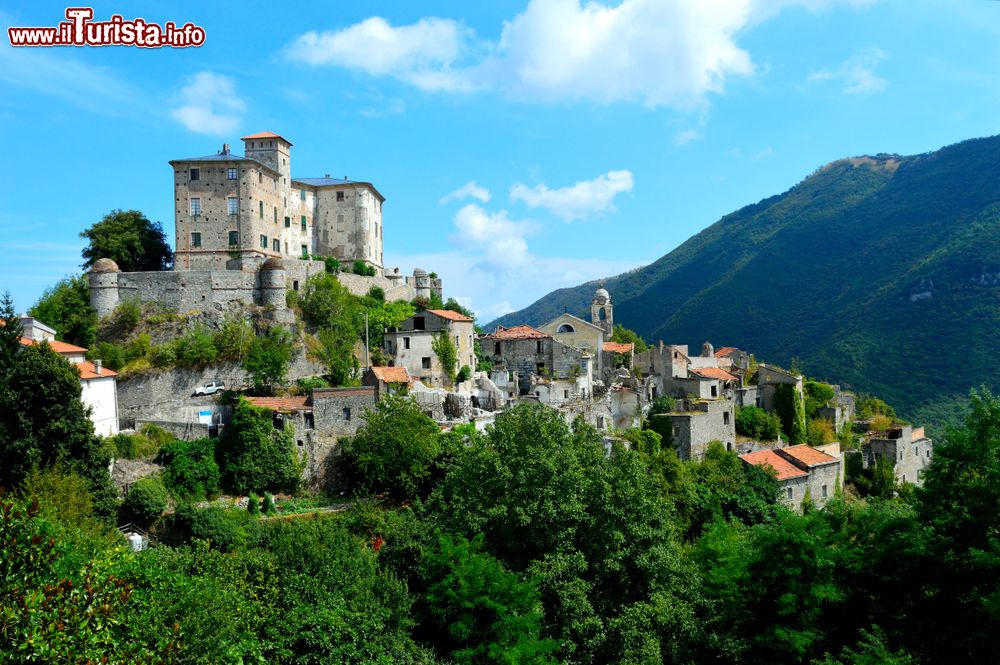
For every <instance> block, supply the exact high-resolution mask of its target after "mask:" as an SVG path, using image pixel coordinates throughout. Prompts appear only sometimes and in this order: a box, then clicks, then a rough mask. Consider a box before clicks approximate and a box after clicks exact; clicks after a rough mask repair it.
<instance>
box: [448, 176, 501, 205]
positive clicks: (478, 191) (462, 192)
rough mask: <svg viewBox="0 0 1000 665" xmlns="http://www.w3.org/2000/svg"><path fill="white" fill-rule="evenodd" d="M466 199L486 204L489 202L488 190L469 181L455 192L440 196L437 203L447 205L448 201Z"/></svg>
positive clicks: (473, 181)
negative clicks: (477, 200)
mask: <svg viewBox="0 0 1000 665" xmlns="http://www.w3.org/2000/svg"><path fill="white" fill-rule="evenodd" d="M468 198H472V199H479V200H480V201H482V202H483V203H486V202H487V201H489V200H490V190H488V189H486V188H485V187H481V186H479V185H477V184H476V181H475V180H470V181H469V182H467V183H465V184H464V185H462V186H461V187H459V188H458V189H456V190H455V191H453V192H449V193H448V194H445V195H444V196H442V197H441V198H440V199H439V201H438V202H439V203H448V202H449V201H461V200H462V199H468Z"/></svg>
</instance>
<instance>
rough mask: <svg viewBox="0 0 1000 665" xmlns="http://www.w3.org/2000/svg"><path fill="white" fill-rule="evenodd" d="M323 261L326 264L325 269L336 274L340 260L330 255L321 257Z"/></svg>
mask: <svg viewBox="0 0 1000 665" xmlns="http://www.w3.org/2000/svg"><path fill="white" fill-rule="evenodd" d="M323 263H324V264H326V271H327V272H328V273H329V274H331V275H336V274H337V273H338V272H340V261H339V260H337V259H335V258H333V257H332V256H328V257H326V258H325V259H323Z"/></svg>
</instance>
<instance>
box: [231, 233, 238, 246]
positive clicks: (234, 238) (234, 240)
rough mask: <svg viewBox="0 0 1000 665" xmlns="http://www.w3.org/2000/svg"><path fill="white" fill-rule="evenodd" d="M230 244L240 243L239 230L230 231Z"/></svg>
mask: <svg viewBox="0 0 1000 665" xmlns="http://www.w3.org/2000/svg"><path fill="white" fill-rule="evenodd" d="M229 244H230V246H235V245H238V244H240V232H239V231H230V232H229Z"/></svg>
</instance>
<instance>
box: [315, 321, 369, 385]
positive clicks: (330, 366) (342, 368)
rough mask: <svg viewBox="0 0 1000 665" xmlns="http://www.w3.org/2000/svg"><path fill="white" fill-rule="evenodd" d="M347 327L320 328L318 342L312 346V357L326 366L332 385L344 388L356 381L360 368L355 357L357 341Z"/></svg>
mask: <svg viewBox="0 0 1000 665" xmlns="http://www.w3.org/2000/svg"><path fill="white" fill-rule="evenodd" d="M352 332H353V331H351V330H348V329H347V326H333V327H327V328H320V330H319V332H318V333H317V336H316V341H315V342H314V343H312V344H311V345H310V347H309V348H310V351H309V353H310V356H311V357H312V358H313V359H314V360H316V361H318V362H321V363H323V365H325V366H326V371H327V375H326V376H327V378H328V379H329V381H330V384H331V385H334V386H343V385H348V384H350V383H351V382H353V381H355V380H356V379H357V376H358V369H359V367H360V365H359V363H358V359H357V358H356V357H355V356H354V343H355V340H356V339H357V338H356V337H355V336H354V335H353V334H352Z"/></svg>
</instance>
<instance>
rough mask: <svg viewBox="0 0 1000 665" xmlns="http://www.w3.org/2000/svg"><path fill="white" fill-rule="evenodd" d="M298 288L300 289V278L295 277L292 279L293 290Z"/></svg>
mask: <svg viewBox="0 0 1000 665" xmlns="http://www.w3.org/2000/svg"><path fill="white" fill-rule="evenodd" d="M298 290H299V280H297V279H294V280H292V291H298Z"/></svg>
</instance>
